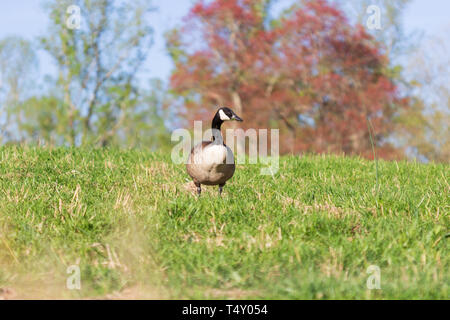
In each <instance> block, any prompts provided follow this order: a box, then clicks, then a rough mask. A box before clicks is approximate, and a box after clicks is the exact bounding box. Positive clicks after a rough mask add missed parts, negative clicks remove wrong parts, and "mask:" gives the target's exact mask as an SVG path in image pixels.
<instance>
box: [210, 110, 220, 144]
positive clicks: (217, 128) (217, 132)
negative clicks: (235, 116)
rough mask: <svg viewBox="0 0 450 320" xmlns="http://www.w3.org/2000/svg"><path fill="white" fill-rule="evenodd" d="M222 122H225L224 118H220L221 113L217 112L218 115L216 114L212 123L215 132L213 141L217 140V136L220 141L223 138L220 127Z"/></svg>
mask: <svg viewBox="0 0 450 320" xmlns="http://www.w3.org/2000/svg"><path fill="white" fill-rule="evenodd" d="M222 123H223V120H222V119H220V115H219V113H216V115H215V116H214V118H213V120H212V123H211V129H212V132H213V137H212V139H213V141H215V140H216V138H217V140H220V141H222V140H223V139H222V133H221V132H220V127H221V126H222ZM216 136H217V137H216Z"/></svg>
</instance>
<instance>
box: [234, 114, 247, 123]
mask: <svg viewBox="0 0 450 320" xmlns="http://www.w3.org/2000/svg"><path fill="white" fill-rule="evenodd" d="M231 120H236V121H239V122H242V121H244V120H242V119H241V118H239V117H238V116H237V115H235V114H233V116H232V117H231Z"/></svg>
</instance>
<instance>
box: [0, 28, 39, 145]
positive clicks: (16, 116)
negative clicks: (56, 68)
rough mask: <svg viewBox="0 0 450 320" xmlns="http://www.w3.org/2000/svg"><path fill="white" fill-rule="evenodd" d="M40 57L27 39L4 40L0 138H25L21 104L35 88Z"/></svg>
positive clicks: (0, 73) (0, 54) (0, 72)
mask: <svg viewBox="0 0 450 320" xmlns="http://www.w3.org/2000/svg"><path fill="white" fill-rule="evenodd" d="M36 67H37V58H36V55H35V53H34V50H33V47H32V45H31V43H30V42H28V41H27V40H24V39H21V38H16V37H8V38H5V39H2V40H0V139H2V142H8V141H11V140H21V139H23V137H21V136H20V131H19V130H18V127H17V123H19V122H20V121H21V120H22V117H23V114H21V113H20V112H19V110H18V109H17V106H18V105H19V104H20V103H21V102H22V101H24V100H25V99H27V98H28V97H29V96H30V94H31V91H32V87H33V81H34V76H35V71H36Z"/></svg>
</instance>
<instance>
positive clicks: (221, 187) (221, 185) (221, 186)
mask: <svg viewBox="0 0 450 320" xmlns="http://www.w3.org/2000/svg"><path fill="white" fill-rule="evenodd" d="M224 185H225V183H224V184H219V197H221V196H222V191H223V186H224Z"/></svg>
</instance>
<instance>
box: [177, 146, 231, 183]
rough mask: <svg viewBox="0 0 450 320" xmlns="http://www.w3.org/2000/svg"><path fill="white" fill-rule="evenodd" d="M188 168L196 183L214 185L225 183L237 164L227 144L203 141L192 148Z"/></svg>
mask: <svg viewBox="0 0 450 320" xmlns="http://www.w3.org/2000/svg"><path fill="white" fill-rule="evenodd" d="M221 149H222V150H221ZM186 169H187V172H188V174H189V175H190V176H191V178H192V180H193V181H194V183H195V184H196V185H197V184H204V185H208V186H213V185H224V184H225V183H226V182H227V180H229V179H230V178H231V177H232V176H233V174H234V171H235V169H236V166H235V164H234V156H233V152H232V151H231V149H230V148H228V147H227V146H226V145H224V144H222V145H217V144H214V142H213V141H202V142H201V143H199V144H197V145H196V146H195V147H194V148H192V150H191V153H190V155H189V159H188V162H187V164H186Z"/></svg>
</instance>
